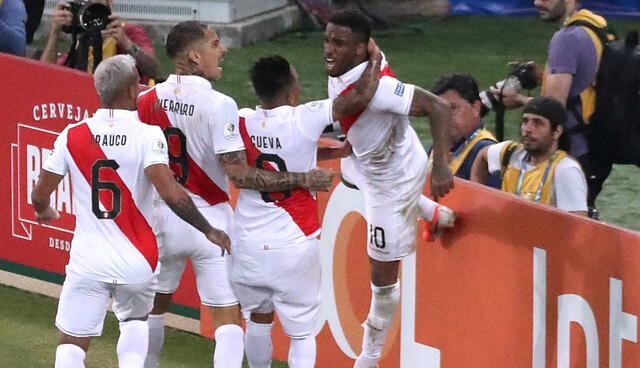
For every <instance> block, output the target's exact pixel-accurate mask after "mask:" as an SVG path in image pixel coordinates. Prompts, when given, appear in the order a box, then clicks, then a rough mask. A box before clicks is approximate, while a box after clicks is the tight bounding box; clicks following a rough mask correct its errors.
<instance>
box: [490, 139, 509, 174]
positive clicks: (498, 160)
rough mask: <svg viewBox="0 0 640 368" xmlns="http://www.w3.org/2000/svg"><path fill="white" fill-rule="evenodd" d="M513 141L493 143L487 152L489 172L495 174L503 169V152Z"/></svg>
mask: <svg viewBox="0 0 640 368" xmlns="http://www.w3.org/2000/svg"><path fill="white" fill-rule="evenodd" d="M510 143H511V141H504V142H500V143H497V144H493V145H491V146H490V147H489V151H488V152H487V163H488V164H489V174H495V173H497V172H500V171H501V170H502V152H504V149H505V147H506V146H507V145H508V144H510Z"/></svg>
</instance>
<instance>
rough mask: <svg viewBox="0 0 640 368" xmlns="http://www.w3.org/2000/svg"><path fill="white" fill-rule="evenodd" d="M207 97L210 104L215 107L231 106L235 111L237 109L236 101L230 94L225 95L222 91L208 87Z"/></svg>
mask: <svg viewBox="0 0 640 368" xmlns="http://www.w3.org/2000/svg"><path fill="white" fill-rule="evenodd" d="M207 97H208V99H209V100H210V101H211V102H213V105H212V106H213V107H215V108H221V107H233V108H234V109H235V110H236V111H237V110H238V104H237V103H236V101H235V100H234V99H233V98H232V97H231V96H227V95H225V94H224V93H222V92H218V91H216V90H214V89H210V90H209V93H208V96H207Z"/></svg>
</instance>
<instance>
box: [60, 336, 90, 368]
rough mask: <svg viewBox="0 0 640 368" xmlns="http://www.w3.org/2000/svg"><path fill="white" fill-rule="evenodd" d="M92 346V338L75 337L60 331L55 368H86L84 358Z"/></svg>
mask: <svg viewBox="0 0 640 368" xmlns="http://www.w3.org/2000/svg"><path fill="white" fill-rule="evenodd" d="M90 344H91V337H75V336H70V335H67V334H65V333H64V332H62V331H60V333H59V334H58V347H57V348H56V361H55V368H84V358H85V356H86V354H87V351H88V350H89V345H90Z"/></svg>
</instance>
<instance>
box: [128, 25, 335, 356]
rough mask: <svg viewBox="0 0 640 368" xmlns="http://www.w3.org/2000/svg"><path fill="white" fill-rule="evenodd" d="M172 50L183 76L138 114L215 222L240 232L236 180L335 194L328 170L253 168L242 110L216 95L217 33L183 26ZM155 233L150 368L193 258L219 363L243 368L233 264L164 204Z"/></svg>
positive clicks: (145, 101) (157, 90)
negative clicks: (233, 198)
mask: <svg viewBox="0 0 640 368" xmlns="http://www.w3.org/2000/svg"><path fill="white" fill-rule="evenodd" d="M166 49H167V54H168V55H169V57H171V58H172V59H173V61H174V63H175V74H172V75H170V76H169V77H168V79H167V81H166V82H164V83H160V84H158V85H157V86H155V87H154V88H152V89H150V90H148V91H146V92H145V93H144V94H142V95H141V96H140V103H139V107H138V114H139V116H140V119H141V120H142V121H144V122H146V123H149V124H155V125H159V126H160V127H161V128H162V129H163V131H164V134H165V136H166V137H167V141H168V144H169V161H170V166H171V168H172V171H173V173H174V175H175V177H176V180H177V181H178V182H179V183H181V184H182V185H183V186H184V187H185V188H186V189H187V191H188V192H189V194H190V195H191V197H192V199H193V201H194V202H195V203H196V205H197V206H198V207H199V208H200V210H201V211H202V212H203V213H204V214H205V216H206V217H207V219H208V220H209V221H211V222H212V223H214V224H215V226H216V227H219V228H221V229H224V230H226V231H227V232H229V233H232V231H233V211H232V209H231V206H230V204H229V195H228V188H227V181H228V179H231V181H233V182H234V183H235V185H236V186H237V187H239V188H250V189H254V190H259V191H264V192H269V191H277V190H290V189H294V188H299V187H301V188H305V189H310V190H328V187H329V185H330V184H331V180H332V175H330V174H329V173H328V172H327V171H324V170H320V169H317V170H313V171H311V172H309V173H293V172H282V173H278V172H270V171H266V170H259V169H257V168H255V167H250V166H248V164H247V159H246V154H245V147H244V144H243V142H242V138H241V137H240V134H239V130H238V129H239V127H238V111H237V105H236V103H235V102H234V101H233V99H231V98H230V97H228V96H226V95H224V94H222V93H220V92H217V91H215V90H213V89H212V88H211V82H210V81H213V80H217V79H219V78H220V77H221V76H222V68H221V67H220V62H221V60H222V58H223V56H224V54H225V53H226V51H227V49H226V48H225V47H224V45H223V44H222V43H221V42H220V39H219V38H218V35H217V34H216V32H215V31H214V30H213V29H212V28H210V27H208V26H207V25H205V24H203V23H201V22H197V21H187V22H182V23H179V24H177V25H176V26H174V27H173V28H172V29H171V31H170V32H169V35H168V36H167V44H166ZM154 231H155V232H156V235H157V237H158V241H159V246H160V261H161V262H162V269H161V270H160V274H159V275H158V286H157V292H156V299H155V303H154V308H153V310H152V312H151V315H150V317H149V353H148V357H147V362H146V363H145V366H146V367H156V366H157V365H158V359H159V357H160V352H161V350H162V346H163V343H164V313H166V312H167V310H168V309H169V306H170V304H171V299H172V296H173V293H174V292H175V291H176V289H177V288H178V284H179V282H180V278H181V276H182V273H183V270H184V267H185V263H186V258H187V257H189V258H190V259H191V262H192V264H193V267H194V271H195V274H196V284H197V288H198V294H199V295H200V301H201V303H202V305H203V306H204V307H205V308H206V310H207V311H208V313H211V315H212V317H213V321H214V322H215V324H216V326H217V328H216V330H215V339H216V349H215V353H214V357H213V364H214V365H215V366H216V367H225V368H234V367H240V366H241V365H242V357H243V355H244V349H243V331H242V328H241V327H240V323H241V316H240V308H239V306H238V299H237V298H236V295H235V293H234V292H233V290H232V288H231V285H230V284H229V280H228V273H227V262H228V257H226V258H225V257H223V255H224V254H222V253H221V252H214V251H212V249H211V247H208V246H207V244H206V242H205V241H204V240H205V239H203V238H202V237H201V236H200V234H197V233H194V232H193V231H192V230H191V229H190V228H188V227H186V226H185V224H184V223H183V222H182V221H181V220H180V219H179V218H176V217H175V216H173V215H172V214H171V213H170V211H167V209H166V206H164V205H163V204H162V203H156V215H155V217H154Z"/></svg>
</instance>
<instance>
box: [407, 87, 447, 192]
mask: <svg viewBox="0 0 640 368" xmlns="http://www.w3.org/2000/svg"><path fill="white" fill-rule="evenodd" d="M409 115H410V116H429V121H430V122H431V136H432V137H433V151H432V154H433V169H432V170H431V194H432V195H433V198H434V199H435V200H438V198H440V197H444V196H445V195H446V194H447V193H449V190H450V189H451V188H453V175H452V174H451V170H450V169H449V155H450V153H449V152H450V149H451V143H450V142H449V129H451V106H449V103H448V102H447V101H445V100H444V99H442V98H440V97H438V96H436V95H434V94H433V93H431V92H429V91H425V90H424V89H422V88H420V87H418V86H415V91H414V93H413V100H412V101H411V107H410V109H409Z"/></svg>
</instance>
